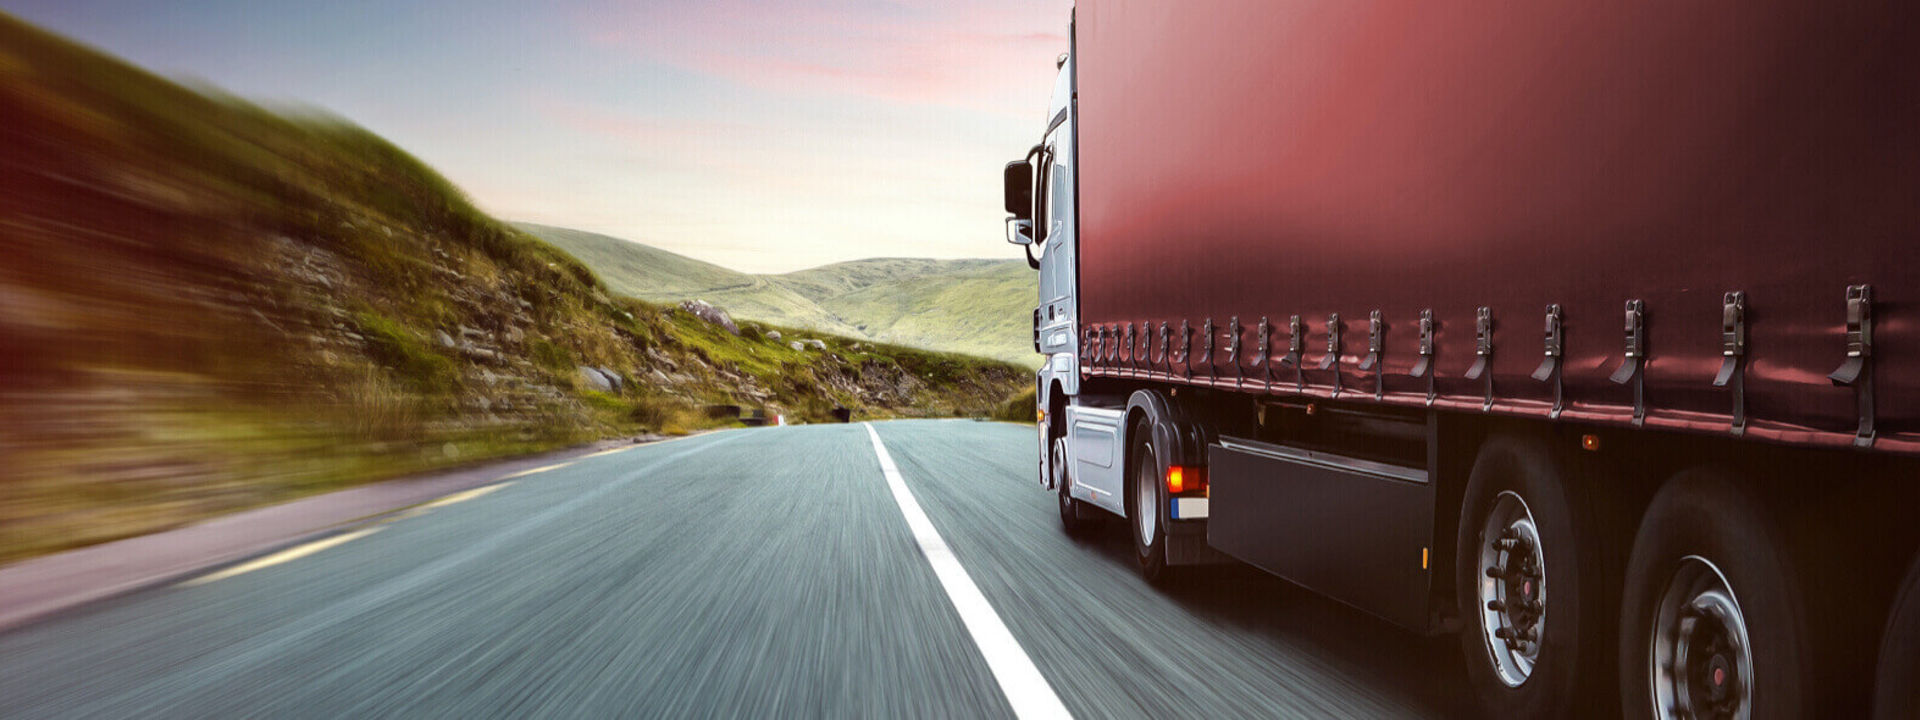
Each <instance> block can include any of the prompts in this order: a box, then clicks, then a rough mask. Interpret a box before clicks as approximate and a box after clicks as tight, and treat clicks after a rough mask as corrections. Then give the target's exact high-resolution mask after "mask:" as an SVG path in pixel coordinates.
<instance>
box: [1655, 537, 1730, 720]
mask: <svg viewBox="0 0 1920 720" xmlns="http://www.w3.org/2000/svg"><path fill="white" fill-rule="evenodd" d="M1749 648H1750V645H1749V644H1748V641H1747V626H1746V616H1745V615H1744V614H1743V613H1741V611H1740V603H1739V602H1738V601H1737V600H1735V599H1734V596H1733V590H1732V588H1731V587H1729V586H1728V585H1727V580H1726V576H1725V575H1723V574H1721V573H1720V569H1719V568H1718V567H1716V566H1715V565H1714V564H1713V563H1711V562H1709V561H1707V560H1706V559H1704V558H1700V557H1697V556H1689V557H1687V558H1686V559H1684V560H1682V561H1681V563H1680V568H1679V569H1678V570H1677V571H1676V572H1675V573H1674V577H1673V580H1672V581H1670V582H1669V583H1668V584H1667V588H1666V591H1665V592H1663V593H1662V594H1661V598H1660V605H1659V609H1658V611H1657V612H1656V614H1655V616H1654V627H1653V633H1652V648H1651V652H1649V661H1650V663H1651V664H1652V668H1651V669H1650V674H1651V678H1652V680H1653V688H1652V690H1653V698H1652V700H1653V708H1654V714H1655V715H1656V716H1659V717H1675V718H1730V719H1742V718H1746V717H1748V716H1749V714H1750V712H1751V711H1750V706H1751V704H1752V686H1751V681H1750V678H1752V677H1753V656H1752V653H1751V651H1750V649H1749Z"/></svg>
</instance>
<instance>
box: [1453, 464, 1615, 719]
mask: <svg viewBox="0 0 1920 720" xmlns="http://www.w3.org/2000/svg"><path fill="white" fill-rule="evenodd" d="M1581 490H1582V488H1580V487H1578V486H1576V485H1575V484H1574V483H1573V482H1572V478H1571V477H1569V475H1568V472H1567V470H1566V468H1565V467H1564V466H1563V464H1562V463H1560V462H1558V461H1557V459H1556V458H1555V457H1554V456H1553V454H1552V453H1551V452H1550V451H1549V450H1548V449H1547V448H1545V447H1544V446H1542V445H1541V444H1539V443H1536V442H1529V441H1526V440H1522V439H1520V438H1515V437H1506V436H1495V437H1494V438H1492V439H1490V440H1488V441H1487V443H1486V444H1485V445H1484V446H1482V447H1481V449H1480V455H1479V457H1478V458H1477V459H1475V461H1474V463H1473V471H1472V474H1471V475H1470V476H1469V478H1468V481H1467V491H1466V495H1465V498H1466V500H1465V505H1464V507H1463V509H1462V511H1461V515H1460V532H1459V540H1458V545H1457V547H1456V554H1455V556H1454V557H1455V558H1456V562H1455V578H1456V581H1457V582H1456V585H1455V587H1456V592H1457V593H1458V598H1459V603H1460V611H1461V613H1462V615H1463V616H1464V617H1465V620H1466V622H1465V623H1464V626H1463V627H1462V628H1461V632H1460V642H1461V648H1462V650H1463V651H1464V653H1465V655H1466V660H1467V675H1468V677H1469V678H1470V679H1471V680H1472V682H1473V685H1474V688H1475V691H1476V693H1477V694H1478V695H1479V696H1480V700H1481V703H1482V705H1483V707H1484V708H1485V709H1486V712H1487V714H1488V716H1489V717H1514V718H1518V717H1529V718H1532V717H1566V716H1568V715H1572V714H1574V712H1573V709H1574V708H1576V707H1578V706H1576V705H1575V704H1574V703H1576V702H1577V699H1576V697H1575V695H1576V693H1577V689H1578V688H1579V687H1581V686H1583V685H1585V684H1586V683H1585V682H1582V680H1581V678H1583V677H1584V676H1589V675H1593V674H1595V673H1596V672H1600V671H1601V670H1602V668H1603V667H1605V658H1604V657H1602V656H1601V655H1600V653H1601V652H1603V651H1604V649H1605V645H1606V643H1604V642H1597V641H1596V640H1595V639H1596V638H1603V637H1609V634H1608V633H1606V632H1605V630H1603V629H1602V628H1603V625H1602V623H1604V622H1606V620H1607V619H1608V617H1607V615H1608V613H1606V612H1604V608H1603V606H1602V602H1603V600H1602V598H1603V597H1604V593H1603V592H1601V590H1600V588H1601V587H1602V585H1603V579H1602V574H1603V573H1604V572H1605V570H1604V568H1605V564H1604V562H1603V561H1602V559H1601V552H1600V548H1602V547H1603V544H1602V542H1601V540H1602V538H1601V533H1600V532H1599V528H1598V527H1597V526H1598V521H1597V520H1596V519H1595V516H1594V514H1592V513H1590V512H1589V513H1577V512H1575V510H1574V508H1576V507H1586V505H1585V503H1584V502H1577V501H1576V498H1575V497H1573V495H1574V494H1576V493H1579V492H1580V491H1581ZM1581 499H1584V498H1581Z"/></svg>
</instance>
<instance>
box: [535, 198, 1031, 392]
mask: <svg viewBox="0 0 1920 720" xmlns="http://www.w3.org/2000/svg"><path fill="white" fill-rule="evenodd" d="M518 226H519V227H520V228H521V229H523V230H526V231H527V232H530V233H533V234H534V235H536V236H538V237H540V238H541V239H543V240H546V241H547V242H550V243H553V244H554V245H556V246H558V247H560V248H562V249H565V250H567V251H568V252H570V253H572V254H573V255H574V256H575V257H578V258H580V260H581V261H582V262H585V263H586V264H587V266H588V267H591V268H593V269H594V271H595V272H596V273H598V274H599V275H600V276H601V277H602V278H605V279H606V281H607V284H608V285H610V286H612V287H614V288H616V289H618V290H620V291H621V292H624V293H627V294H629V295H632V296H634V297H638V298H643V299H647V300H653V301H656V302H671V301H678V300H683V299H702V300H706V301H707V302H710V303H713V304H714V305H717V306H720V307H722V308H725V309H726V310H727V311H728V312H729V313H731V314H733V315H735V316H736V317H741V318H749V319H754V320H761V321H765V322H772V323H779V324H783V325H790V326H794V327H804V328H813V329H816V330H819V331H821V332H830V333H835V334H840V335H848V336H852V337H864V338H869V339H873V340H878V341H883V342H892V343H900V344H903V345H908V346H912V347H920V348H928V349H933V350H940V351H947V352H959V353H965V354H969V355H979V356H983V357H992V358H998V359H1001V360H1006V361H1008V362H1013V363H1018V364H1021V365H1025V366H1028V367H1033V366H1037V365H1038V363H1039V360H1040V359H1039V356H1038V355H1035V354H1034V352H1033V338H1032V332H1033V330H1032V327H1031V325H1032V320H1031V313H1032V308H1033V304H1034V300H1035V298H1036V296H1037V295H1038V292H1037V288H1036V283H1037V282H1038V280H1037V278H1036V276H1035V275H1034V273H1033V271H1032V270H1030V269H1028V268H1027V266H1026V264H1025V263H1023V262H1021V261H1019V260H934V259H927V258H873V259H868V260H856V261H852V262H844V263H835V264H832V265H825V266H822V267H817V268H811V269H807V270H801V271H798V272H791V273H784V274H778V275H750V274H747V273H741V272H737V271H733V270H729V269H726V268H723V267H720V266H718V265H713V264H711V263H705V262H701V261H699V260H694V259H692V258H689V257H685V256H682V255H677V254H674V253H671V252H667V251H665V250H661V249H659V248H655V247H650V246H647V245H642V244H640V243H635V242H631V241H627V240H621V239H619V238H613V237H608V236H605V235H596V234H593V233H588V232H581V231H578V230H568V229H565V228H556V227H550V226H545V225H534V224H531V223H520V224H519V225H518Z"/></svg>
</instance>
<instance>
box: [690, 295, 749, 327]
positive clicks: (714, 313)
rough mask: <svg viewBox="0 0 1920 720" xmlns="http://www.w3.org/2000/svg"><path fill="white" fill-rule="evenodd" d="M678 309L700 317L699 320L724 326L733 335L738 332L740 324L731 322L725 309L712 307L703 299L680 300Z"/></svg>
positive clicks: (731, 319)
mask: <svg viewBox="0 0 1920 720" xmlns="http://www.w3.org/2000/svg"><path fill="white" fill-rule="evenodd" d="M680 309H681V310H685V311H687V312H688V313H691V314H692V315H693V316H694V317H697V318H700V319H701V320H705V321H707V322H710V323H713V324H715V325H719V326H720V327H722V328H726V330H727V332H729V333H732V334H734V335H739V334H740V326H739V325H735V324H733V318H732V317H730V316H728V315H727V311H725V310H721V309H720V308H717V307H714V306H712V305H710V304H708V303H707V301H705V300H687V301H684V302H681V303H680Z"/></svg>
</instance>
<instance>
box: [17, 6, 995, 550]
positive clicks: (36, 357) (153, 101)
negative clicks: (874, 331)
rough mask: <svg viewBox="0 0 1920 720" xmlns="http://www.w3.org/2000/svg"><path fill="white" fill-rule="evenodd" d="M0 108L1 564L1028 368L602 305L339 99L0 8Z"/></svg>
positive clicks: (975, 390) (951, 403) (954, 395)
mask: <svg viewBox="0 0 1920 720" xmlns="http://www.w3.org/2000/svg"><path fill="white" fill-rule="evenodd" d="M0 117H4V118H5V119H6V121H5V122H4V123H0V157H4V158H6V161H5V162H0V188H5V189H6V192H4V193H0V248H5V250H6V253H7V255H6V260H5V262H0V562H6V561H9V560H13V559H18V558H21V557H26V556H29V555H33V554H38V553H44V552H51V551H54V550H58V549H62V548H66V547H73V546H77V545H84V544H89V543H95V542H104V541H107V540H112V539H116V538H120V537H126V536H129V535H135V534H140V533H145V532H151V531H155V530H160V529H164V528H167V527H173V526H177V525H180V524H183V523H188V522H193V521H196V520H200V519H203V518H206V517H209V516H212V515H215V514H219V513H223V512H229V511H233V510H237V509H241V508H246V507H251V506H255V505H260V504H264V503H271V502H275V501H279V500H284V499H287V498H290V497H294V496H298V495H302V494H306V493H312V492H318V491H323V490H327V489H332V488H337V487H341V486H344V485H349V484H352V483H359V482H365V481H368V480H373V479H378V478H383V477H390V476H393V475H398V474H403V473H409V472H415V471H419V470H423V469H429V468H435V467H441V466H445V465H448V464H452V463H459V462H469V461H472V460H475V459H479V458H487V457H494V456H500V455H506V454H513V453H521V452H528V451H533V450H540V449H546V448H551V447H555V446H559V445H566V444H571V443H575V442H579V441H583V440H588V439H593V438H600V437H608V436H624V435H631V434H636V433H642V432H661V433H681V432H686V431H688V430H692V429H697V428H700V427H705V426H711V425H716V424H725V423H727V422H729V420H728V419H727V418H725V417H722V416H717V415H710V414H708V413H707V412H705V409H706V408H707V406H714V405H728V406H742V407H754V408H765V409H767V410H768V411H770V412H777V413H784V414H786V415H788V416H790V417H793V418H796V419H811V420H823V419H826V418H828V417H830V416H831V414H832V411H833V410H834V408H836V407H845V408H851V409H853V410H854V411H855V413H856V416H857V417H858V416H865V417H874V416H912V415H956V414H958V415H984V414H986V413H988V412H990V411H992V410H993V409H994V408H996V407H997V406H998V405H999V404H1000V403H1002V402H1003V401H1004V400H1005V398H1007V397H1008V396H1010V395H1012V394H1014V393H1015V392H1017V391H1019V390H1020V389H1021V388H1023V387H1025V386H1026V385H1027V384H1029V381H1028V373H1026V372H1025V371H1024V370H1022V369H1020V368H1017V367H1014V366H1011V365H1008V364H1005V363H999V362H994V361H989V360H983V359H978V358H970V357H963V356H958V355H952V354H943V353H933V352H926V351H921V350H914V349H909V348H904V347H899V346H893V345H884V344H878V343H874V342H872V341H871V340H867V339H864V338H859V339H856V338H844V337H836V336H831V335H821V334H810V333H805V332H802V331H799V330H794V329H791V328H788V329H785V333H786V334H787V337H786V338H784V339H783V340H780V341H775V340H773V339H771V338H770V337H768V334H767V332H766V331H767V330H768V328H764V327H760V326H753V325H749V326H746V327H745V328H743V331H742V332H741V333H740V334H739V335H737V336H736V335H734V334H731V333H729V332H727V331H726V330H724V329H722V328H720V327H718V326H716V325H713V324H711V323H709V322H707V321H705V320H701V319H700V318H698V317H696V316H694V315H692V314H690V313H687V312H684V311H681V310H677V309H673V308H671V307H663V306H661V305H656V304H653V303H649V302H647V301H645V300H640V299H634V298H631V297H625V296H623V295H622V293H621V292H620V289H621V288H622V287H625V286H621V285H610V284H609V283H607V282H604V281H602V280H601V279H600V278H599V277H597V276H596V275H595V273H594V272H593V271H591V270H590V269H589V268H588V266H587V265H585V264H583V263H582V262H581V261H580V260H579V259H576V258H575V257H574V256H573V255H570V254H569V253H567V252H564V251H562V250H559V249H556V248H554V247H553V246H551V245H548V244H546V243H544V242H541V241H540V240H538V239H536V238H534V237H532V236H531V235H528V234H527V233H525V232H522V231H520V230H518V229H516V228H514V227H512V226H510V225H507V224H504V223H502V222H499V221H497V220H495V219H493V218H491V217H488V216H486V215H485V214H483V213H481V212H480V211H479V210H477V209H475V208H474V206H473V205H472V204H471V203H469V202H468V200H467V199H466V197H465V196H464V195H463V194H461V192H460V191H459V190H458V189H457V188H455V187H454V186H453V185H452V184H451V183H449V182H447V180H446V179H445V178H443V177H441V176H440V175H439V174H437V173H435V172H434V171H433V170H432V169H430V168H428V167H427V166H425V165H424V164H422V163H421V162H420V161H418V160H416V159H415V158H413V157H411V156H409V155H408V154H407V153H405V152H404V151H402V150H400V149H399V148H397V147H395V146H393V145H392V144H391V143H388V142H387V141H385V140H383V139H381V138H379V137H378V136H375V135H374V134H373V133H370V132H368V131H366V130H365V129H362V128H360V127H358V126H355V125H353V124H352V123H350V122H348V121H346V120H343V119H340V118H338V117H332V116H327V115H323V114H319V113H313V112H305V113H287V112H274V111H269V110H266V109H263V108H260V107H257V106H254V105H251V104H249V103H247V102H244V101H241V100H237V99H234V98H230V97H221V96H217V95H213V94H209V93H206V92H204V91H194V90H189V89H187V88H184V87H181V86H179V85H177V84H175V83H172V82H168V81H166V80H164V79H161V78H158V77H155V76H153V75H150V74H148V73H146V72H144V71H142V70H140V69H138V68H135V67H132V66H130V65H127V64H125V63H122V62H120V61H117V60H114V59H112V58H109V57H106V56H103V55H101V54H99V53H97V52H95V51H93V50H90V49H87V48H84V47H80V46H77V45H74V44H71V43H69V42H67V41H64V40H62V39H59V38H56V37H53V36H51V35H48V34H46V33H43V32H41V31H39V30H37V29H35V28H32V27H30V26H27V25H25V24H23V23H20V22H18V21H16V20H14V19H13V18H11V17H8V16H6V15H4V14H0ZM618 250H619V252H620V254H621V255H622V257H625V256H629V255H634V254H635V253H639V255H634V256H635V257H640V258H645V259H644V260H636V261H635V262H636V263H638V264H637V265H634V266H633V267H634V268H637V269H639V270H657V269H659V268H662V267H665V268H668V269H667V270H666V272H668V273H669V274H671V275H674V276H676V277H685V278H696V279H699V281H700V282H703V283H708V282H710V283H716V284H724V283H725V282H726V281H727V279H728V278H731V277H735V276H738V275H739V274H738V273H731V272H730V271H726V270H724V269H721V268H716V267H713V266H710V265H706V266H704V267H703V265H704V264H700V263H694V262H693V261H689V260H685V259H684V258H678V259H676V258H677V256H670V255H669V254H666V253H659V254H658V255H657V256H652V257H648V256H646V255H644V252H645V251H644V250H643V249H640V248H638V247H637V246H635V247H633V248H626V247H620V248H618ZM582 252H583V254H589V253H586V252H585V251H582ZM682 261H684V262H682ZM674 263H680V264H677V265H676V264H674ZM616 267H617V266H616ZM609 275H620V276H624V273H615V272H609ZM748 277H750V276H748ZM751 282H761V280H759V279H751ZM808 335H811V337H812V338H813V339H818V340H820V341H821V342H820V343H819V346H818V347H815V346H813V345H811V344H808V345H805V346H802V347H801V348H799V349H796V348H794V347H792V346H790V345H789V344H788V343H789V342H790V341H791V340H793V339H794V338H795V337H804V336H808Z"/></svg>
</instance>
